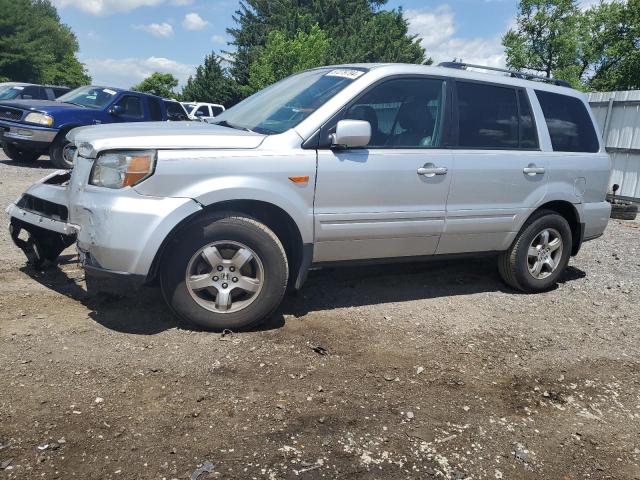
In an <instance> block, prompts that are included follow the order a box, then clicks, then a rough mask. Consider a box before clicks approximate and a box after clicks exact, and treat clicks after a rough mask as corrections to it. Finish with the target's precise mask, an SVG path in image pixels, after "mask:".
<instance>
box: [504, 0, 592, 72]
mask: <svg viewBox="0 0 640 480" xmlns="http://www.w3.org/2000/svg"><path fill="white" fill-rule="evenodd" d="M578 20H579V10H578V7H577V6H576V2H575V0H521V1H520V5H519V7H518V15H517V19H516V21H517V27H516V28H515V29H511V30H509V31H508V32H507V33H506V34H505V36H504V37H503V39H502V44H503V45H504V47H505V51H506V54H507V65H508V66H509V67H510V68H513V69H516V70H521V69H528V70H535V71H537V72H542V73H544V74H545V75H546V76H547V77H551V73H552V72H554V73H556V74H558V73H560V72H562V71H563V70H565V69H567V68H570V67H572V66H573V65H575V64H576V61H577V53H578V32H579V21H578Z"/></svg>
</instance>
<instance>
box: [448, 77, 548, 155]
mask: <svg viewBox="0 0 640 480" xmlns="http://www.w3.org/2000/svg"><path fill="white" fill-rule="evenodd" d="M452 80H453V81H452V85H451V87H452V88H451V90H452V103H453V107H452V119H451V120H452V124H453V127H452V130H453V132H452V145H451V147H449V148H451V149H453V150H505V151H515V152H540V151H542V149H541V148H540V135H539V133H538V122H537V119H536V115H535V113H534V111H533V105H531V98H529V92H528V91H527V89H526V88H524V87H518V86H515V85H506V84H504V83H498V82H487V81H484V80H475V79H466V78H453V79H452ZM458 82H461V83H475V84H478V85H488V86H491V87H500V88H507V89H510V90H513V92H514V95H515V98H516V108H517V109H518V144H520V135H521V128H522V127H521V122H520V118H521V116H522V111H521V109H520V95H519V92H522V93H523V94H524V96H525V98H526V99H527V103H528V104H529V112H530V113H531V120H532V121H533V131H534V133H535V139H536V144H537V147H532V148H521V147H520V146H518V147H517V148H513V147H463V146H461V145H460V115H459V114H458V113H459V108H458V88H457V83H458Z"/></svg>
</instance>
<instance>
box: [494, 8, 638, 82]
mask: <svg viewBox="0 0 640 480" xmlns="http://www.w3.org/2000/svg"><path fill="white" fill-rule="evenodd" d="M502 44H503V45H504V47H505V51H506V54H507V65H508V66H509V67H510V68H513V69H516V70H533V71H537V72H541V73H543V74H544V75H546V76H547V77H550V76H553V77H555V78H560V79H563V80H567V81H568V82H569V83H571V85H572V86H573V87H575V88H581V89H597V90H616V89H618V90H620V89H630V88H640V0H629V1H628V2H625V1H622V0H614V1H613V2H611V3H604V2H601V3H600V4H598V5H595V6H593V7H591V8H590V9H588V10H586V11H584V12H583V11H580V10H579V9H578V7H577V6H576V2H575V0H521V1H520V4H519V8H518V16H517V26H516V28H515V29H512V30H509V31H508V32H507V33H506V34H505V36H504V37H503V39H502Z"/></svg>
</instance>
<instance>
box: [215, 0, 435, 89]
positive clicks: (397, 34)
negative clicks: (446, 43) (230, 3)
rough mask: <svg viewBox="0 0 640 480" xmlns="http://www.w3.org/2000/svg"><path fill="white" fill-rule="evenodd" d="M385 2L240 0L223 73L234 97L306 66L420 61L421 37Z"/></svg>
mask: <svg viewBox="0 0 640 480" xmlns="http://www.w3.org/2000/svg"><path fill="white" fill-rule="evenodd" d="M386 1H387V0H349V1H344V0H323V1H318V0H241V2H240V8H239V9H238V10H237V11H236V13H235V15H234V17H233V18H234V20H235V22H236V26H235V27H233V28H230V29H228V33H229V34H230V35H231V37H232V38H233V41H232V42H231V44H232V45H233V46H235V51H234V52H233V53H231V54H230V60H231V68H230V69H229V71H228V72H225V74H226V75H225V76H226V77H227V79H228V77H229V76H230V77H231V78H232V79H233V82H234V83H235V85H236V87H235V89H234V91H235V94H236V95H237V98H238V99H240V98H242V97H244V96H246V95H248V94H250V93H252V92H254V91H255V90H256V89H257V88H259V87H260V88H261V87H262V86H266V85H267V84H269V83H270V80H271V79H279V78H282V77H283V76H286V75H289V74H291V73H293V72H295V71H298V70H300V69H304V68H308V67H311V66H318V65H323V64H340V63H352V62H406V63H422V62H423V61H424V60H425V56H424V49H423V48H422V47H421V46H420V39H419V38H417V37H415V36H411V35H409V34H408V28H407V20H406V19H405V18H404V15H403V12H402V10H383V9H382V7H383V6H384V5H385V4H386ZM216 89H217V87H216V88H212V90H216Z"/></svg>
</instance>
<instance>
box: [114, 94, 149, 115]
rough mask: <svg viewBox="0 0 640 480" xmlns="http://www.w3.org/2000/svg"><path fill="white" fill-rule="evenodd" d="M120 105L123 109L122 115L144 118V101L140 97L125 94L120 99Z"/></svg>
mask: <svg viewBox="0 0 640 480" xmlns="http://www.w3.org/2000/svg"><path fill="white" fill-rule="evenodd" d="M118 105H120V106H121V107H122V109H123V113H122V116H123V117H129V118H135V119H141V118H144V113H143V111H142V101H141V100H140V97H134V96H130V95H127V96H124V97H122V98H121V99H120V100H118Z"/></svg>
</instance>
